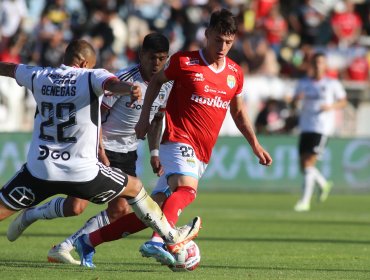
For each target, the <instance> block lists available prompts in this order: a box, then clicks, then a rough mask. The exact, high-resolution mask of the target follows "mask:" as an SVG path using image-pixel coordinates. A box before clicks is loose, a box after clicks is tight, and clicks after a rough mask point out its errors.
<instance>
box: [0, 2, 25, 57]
mask: <svg viewBox="0 0 370 280" xmlns="http://www.w3.org/2000/svg"><path fill="white" fill-rule="evenodd" d="M27 12H28V10H27V6H26V2H25V1H24V0H2V1H0V51H1V50H2V49H4V48H6V47H7V46H8V41H9V40H10V39H11V38H12V37H13V36H15V35H16V33H17V32H18V31H19V29H20V28H21V25H22V22H23V21H24V19H25V17H26V16H27Z"/></svg>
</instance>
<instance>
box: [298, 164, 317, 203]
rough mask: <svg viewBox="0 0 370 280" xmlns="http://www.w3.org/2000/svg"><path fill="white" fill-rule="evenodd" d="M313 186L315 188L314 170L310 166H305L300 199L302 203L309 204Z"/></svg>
mask: <svg viewBox="0 0 370 280" xmlns="http://www.w3.org/2000/svg"><path fill="white" fill-rule="evenodd" d="M314 188H315V171H314V169H313V168H312V167H306V168H305V169H304V179H303V196H302V199H301V202H302V203H304V204H310V202H311V197H312V194H313V191H314Z"/></svg>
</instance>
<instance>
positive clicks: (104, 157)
mask: <svg viewBox="0 0 370 280" xmlns="http://www.w3.org/2000/svg"><path fill="white" fill-rule="evenodd" d="M98 157H99V160H100V162H101V163H102V164H104V165H105V166H110V161H109V159H108V157H107V155H106V154H105V151H104V149H99V152H98Z"/></svg>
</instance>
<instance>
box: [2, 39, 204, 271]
mask: <svg viewBox="0 0 370 280" xmlns="http://www.w3.org/2000/svg"><path fill="white" fill-rule="evenodd" d="M95 62H96V55H95V51H94V49H93V47H92V46H91V45H90V44H89V43H87V42H86V41H84V40H75V41H73V42H71V43H70V44H69V45H68V47H67V49H66V52H65V56H64V64H63V65H61V66H60V67H58V68H49V67H48V68H43V67H34V66H27V65H16V64H12V63H0V75H3V76H8V77H12V78H15V79H16V80H17V82H18V83H19V84H20V85H23V86H26V87H27V88H28V89H30V90H31V91H32V93H33V96H34V98H35V100H36V103H37V112H36V115H35V122H34V132H33V136H32V141H31V145H30V151H29V153H28V157H27V163H26V164H24V165H23V167H22V168H21V169H20V171H19V172H18V173H17V174H16V175H15V176H14V177H13V178H12V179H11V180H10V181H9V182H8V183H7V184H6V185H5V186H4V187H3V188H2V189H1V190H0V220H3V219H5V218H7V217H9V216H10V215H12V214H14V213H15V212H17V211H19V210H22V209H24V211H22V212H21V214H20V215H18V217H17V218H16V219H15V220H14V221H13V222H12V223H11V225H10V226H9V228H8V233H7V237H8V239H9V240H10V241H14V240H16V239H17V238H18V237H19V236H20V234H21V233H22V232H23V231H24V229H25V228H26V227H27V223H28V222H27V212H28V211H29V209H30V208H31V207H33V206H34V205H36V204H38V203H39V202H41V201H42V200H44V199H46V198H48V197H50V196H53V195H55V194H59V193H61V194H66V195H68V196H72V197H78V198H80V199H86V200H89V201H91V202H94V203H97V204H102V203H106V202H109V201H111V200H112V199H114V198H116V197H123V198H126V199H128V203H129V204H130V205H131V207H132V208H133V210H134V211H135V213H136V214H137V216H138V217H139V219H141V220H142V221H143V222H144V223H145V224H147V225H148V226H150V227H152V228H153V229H154V230H156V231H158V232H160V233H161V234H163V235H164V236H165V238H166V240H167V241H168V244H169V245H172V246H173V245H174V244H175V246H174V247H177V246H176V244H179V245H180V247H181V246H183V245H184V244H186V242H188V241H189V240H191V239H192V238H194V237H195V235H196V234H197V231H198V229H199V227H200V219H199V218H195V219H194V220H193V221H192V222H191V224H189V225H187V226H185V227H184V228H182V229H180V230H178V229H173V228H172V227H171V225H170V224H169V223H168V222H167V219H166V218H165V216H164V215H163V213H162V211H161V210H160V208H159V206H158V204H156V203H155V202H154V201H153V200H152V199H151V198H150V197H149V196H148V195H147V193H146V191H145V189H144V188H143V186H142V183H141V181H140V180H139V179H137V178H135V177H132V176H129V175H127V174H125V173H123V172H122V171H121V170H119V169H114V168H110V167H107V166H104V165H103V164H101V163H100V162H99V161H98V143H99V134H100V113H99V107H100V103H101V100H102V96H103V93H104V91H105V90H107V91H110V92H112V93H113V94H117V95H130V97H131V98H132V99H131V100H132V102H133V101H135V100H140V99H141V89H140V86H137V85H133V84H131V83H127V82H122V81H119V79H117V77H116V76H114V75H113V74H111V73H109V72H108V71H106V70H104V69H91V68H93V67H94V66H95ZM54 209H55V211H60V212H61V211H63V209H62V208H60V207H54ZM194 226H195V228H196V229H195V230H193V228H194ZM87 265H89V264H87Z"/></svg>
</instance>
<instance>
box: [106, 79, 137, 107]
mask: <svg viewBox="0 0 370 280" xmlns="http://www.w3.org/2000/svg"><path fill="white" fill-rule="evenodd" d="M104 89H105V90H108V91H110V92H112V93H114V94H117V95H130V96H131V102H134V101H140V100H141V96H142V94H141V89H140V86H139V85H136V84H132V83H127V82H124V81H120V80H119V79H118V78H112V79H109V80H107V81H106V83H105V84H104Z"/></svg>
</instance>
